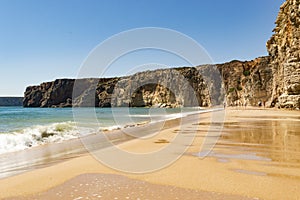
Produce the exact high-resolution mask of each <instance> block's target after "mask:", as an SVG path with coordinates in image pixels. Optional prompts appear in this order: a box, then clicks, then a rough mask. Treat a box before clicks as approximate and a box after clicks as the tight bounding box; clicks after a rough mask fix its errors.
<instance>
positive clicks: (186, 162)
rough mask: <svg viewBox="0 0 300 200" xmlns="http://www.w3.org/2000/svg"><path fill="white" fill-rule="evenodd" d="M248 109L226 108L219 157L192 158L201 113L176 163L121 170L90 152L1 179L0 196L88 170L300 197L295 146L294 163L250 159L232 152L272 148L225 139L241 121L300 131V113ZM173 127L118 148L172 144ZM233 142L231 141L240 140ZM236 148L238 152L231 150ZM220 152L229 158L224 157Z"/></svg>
mask: <svg viewBox="0 0 300 200" xmlns="http://www.w3.org/2000/svg"><path fill="white" fill-rule="evenodd" d="M251 109H252V108H249V109H246V110H244V111H241V110H239V109H234V108H231V107H229V108H227V109H226V120H225V126H224V129H223V135H222V138H220V140H219V141H218V144H217V145H216V147H215V149H214V152H215V154H216V155H219V157H216V156H214V155H209V156H208V157H206V158H204V159H199V158H197V157H196V156H194V155H195V153H197V152H199V146H200V145H201V144H202V142H203V137H204V136H205V133H204V132H205V130H207V129H208V128H209V126H208V124H209V118H210V114H211V113H205V114H202V115H201V116H202V118H201V119H200V120H199V121H198V123H197V124H198V126H195V125H193V124H195V121H194V122H191V123H189V124H187V125H186V126H185V127H183V130H185V131H186V134H188V131H192V130H195V127H196V128H199V127H200V128H199V133H198V134H197V136H196V137H195V140H194V142H193V144H192V145H191V146H190V147H189V149H188V151H187V152H186V153H185V154H184V155H183V156H182V157H180V158H179V159H178V160H177V161H176V162H175V163H173V164H171V165H169V166H168V167H166V168H163V169H161V170H159V171H155V172H152V173H147V174H139V175H136V174H127V173H122V172H119V171H115V170H113V169H111V168H109V167H107V166H104V165H103V164H101V163H99V162H98V161H96V160H95V159H94V158H93V157H92V156H91V155H89V154H85V155H81V156H80V157H77V158H73V159H70V160H67V161H65V162H61V163H58V164H55V165H52V166H48V167H45V168H41V169H35V170H33V171H30V172H26V173H23V174H20V175H16V176H13V177H9V178H5V179H1V180H0V190H1V191H6V192H5V193H1V194H0V198H8V197H13V196H28V195H29V196H28V197H32V195H38V194H41V193H43V192H45V191H47V190H49V189H51V188H56V187H60V186H61V184H63V183H66V182H67V181H68V180H71V179H72V178H75V177H77V176H80V175H83V174H90V173H92V174H93V173H96V174H115V175H122V176H125V177H128V178H130V179H133V180H141V181H146V182H148V183H152V184H159V185H169V186H176V187H179V188H185V189H192V190H197V191H207V192H217V193H220V194H224V195H226V194H227V195H238V196H241V197H242V196H244V197H251V198H262V199H283V198H285V199H291V198H292V199H293V198H300V190H299V189H300V186H298V185H299V181H300V170H299V162H298V161H297V159H298V158H300V157H299V154H297V153H299V152H300V151H299V150H298V149H296V150H295V151H296V154H294V153H293V152H291V153H293V154H291V155H294V157H293V158H291V160H292V161H293V159H294V160H295V158H296V161H295V162H292V161H291V162H290V161H289V160H284V161H283V162H281V161H280V160H276V159H275V158H277V157H278V155H277V154H278V152H277V153H276V154H274V155H276V157H274V158H273V157H272V156H270V158H269V159H270V160H259V159H252V160H251V159H250V160H249V159H245V158H242V159H241V158H239V157H237V156H235V157H234V156H232V155H243V154H242V153H241V152H244V151H245V152H247V153H249V154H250V155H251V154H254V153H255V155H256V156H257V157H261V156H262V157H263V156H269V155H268V153H270V152H271V150H272V149H270V150H269V149H267V150H264V151H263V154H262V153H259V151H261V149H258V148H256V147H253V148H252V147H251V148H252V149H251V148H248V147H247V148H248V149H247V148H246V149H245V146H246V144H245V143H241V144H242V148H244V150H243V151H242V150H241V149H240V148H237V147H236V146H234V145H233V146H230V145H228V144H226V143H228V142H229V141H230V140H227V139H226V137H229V136H228V135H230V134H235V132H236V131H239V129H243V126H244V125H245V126H246V125H248V128H249V129H251V128H253V131H254V132H253V133H255V130H256V129H255V128H257V127H258V126H257V125H256V124H258V125H259V126H260V125H261V126H262V130H269V129H264V128H263V127H264V124H259V123H261V122H262V121H268V123H269V121H270V122H272V123H275V125H276V126H275V125H274V128H277V129H278V130H277V133H278V134H281V133H282V131H284V129H286V128H287V126H289V124H283V125H282V124H279V125H278V124H276V123H282V122H281V121H283V122H284V123H288V122H294V123H295V127H289V128H290V129H289V130H290V131H293V130H291V128H292V129H294V132H295V133H297V132H298V133H299V130H300V129H298V126H296V125H297V123H298V124H299V121H300V119H299V112H298V111H285V110H284V111H283V110H273V109H272V110H271V109H263V110H261V109H259V110H257V109H255V108H253V109H252V110H251ZM254 109H255V110H254ZM205 117H206V118H205ZM283 118H285V120H282V119H283ZM281 126H283V127H281ZM176 129H178V128H176V127H174V128H168V129H166V130H163V131H162V132H161V133H159V134H158V135H155V136H153V137H151V138H149V139H147V140H130V141H128V142H125V143H122V144H119V145H118V146H119V147H120V148H122V149H124V150H128V151H131V152H143V151H155V150H157V149H159V148H161V147H162V146H163V145H165V144H164V143H155V142H156V141H159V140H160V139H165V140H167V141H169V142H172V140H171V138H172V137H173V136H174V133H175V132H176ZM244 130H246V129H244ZM174 131H175V132H174ZM251 131H252V130H251ZM275 131H276V130H275ZM237 133H238V132H237ZM251 133H252V132H251ZM291 136H293V135H291ZM291 136H290V137H291ZM276 137H277V136H276ZM294 137H295V138H296V139H297V140H296V141H295V142H298V135H297V134H296V135H295V136H294ZM295 138H292V141H290V142H293V141H294V139H295ZM275 139H276V138H275ZM279 139H280V138H279ZM238 142H240V141H238ZM238 142H237V143H236V144H239V143H238ZM236 144H235V145H236ZM243 144H244V145H243ZM249 144H251V143H249ZM253 144H255V143H253ZM297 144H298V143H296V144H293V145H296V146H297ZM224 145H227V146H226V148H223V146H224ZM265 146H266V147H264V148H269V146H270V144H268V143H266V144H265ZM236 152H239V153H240V154H236ZM245 152H244V154H245ZM222 154H223V156H222ZM224 154H226V155H230V156H229V157H228V156H227V157H225V158H224ZM283 155H285V156H287V155H290V154H285V153H284V152H283ZM254 158H255V157H254ZM290 166H291V167H290ZM186 169H189V170H186ZM178 172H182V173H178ZM298 177H299V178H298ZM37 179H39V184H37V183H35V182H36V180H37ZM28 184H30V185H28ZM65 189H66V188H65Z"/></svg>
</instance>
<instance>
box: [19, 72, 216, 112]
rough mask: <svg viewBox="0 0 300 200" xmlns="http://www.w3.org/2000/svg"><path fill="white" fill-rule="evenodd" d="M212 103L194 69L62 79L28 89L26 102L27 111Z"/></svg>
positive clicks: (199, 76)
mask: <svg viewBox="0 0 300 200" xmlns="http://www.w3.org/2000/svg"><path fill="white" fill-rule="evenodd" d="M75 81H76V82H75ZM210 103H211V102H210V95H209V91H208V89H207V87H206V85H205V83H204V79H203V78H202V76H201V74H200V73H199V71H198V70H197V69H196V68H191V67H185V68H176V69H160V70H155V71H146V72H140V73H137V74H134V75H132V76H127V77H121V78H102V79H80V80H74V79H58V80H55V81H54V82H46V83H42V84H41V85H39V86H30V87H28V88H27V89H26V91H25V97H24V101H23V105H24V107H69V106H72V105H73V106H96V107H111V106H116V107H122V106H130V107H150V106H155V107H179V106H208V105H210Z"/></svg>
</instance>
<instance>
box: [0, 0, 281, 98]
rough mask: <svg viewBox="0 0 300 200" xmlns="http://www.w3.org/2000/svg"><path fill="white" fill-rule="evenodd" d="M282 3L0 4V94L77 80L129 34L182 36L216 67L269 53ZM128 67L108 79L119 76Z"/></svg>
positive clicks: (98, 0) (24, 0)
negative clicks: (106, 46) (99, 49)
mask: <svg viewBox="0 0 300 200" xmlns="http://www.w3.org/2000/svg"><path fill="white" fill-rule="evenodd" d="M283 2H284V0H250V1H246V0H42V1H41V0H0V67H1V74H0V96H23V92H24V90H25V88H26V86H28V85H32V84H39V83H41V82H44V81H51V80H54V79H56V78H74V77H76V74H77V73H78V70H79V68H80V65H81V64H82V62H83V60H84V59H85V58H86V57H87V55H88V53H89V52H90V51H91V50H92V49H93V48H94V47H95V46H96V45H98V44H99V43H100V42H102V41H103V40H105V39H107V38H108V37H110V36H112V35H114V34H117V33H119V32H121V31H126V30H128V29H132V28H139V27H162V28H169V29H174V30H176V31H179V32H182V33H184V34H186V35H188V36H190V37H191V38H193V39H195V40H196V41H197V42H198V43H199V44H201V45H202V46H203V47H204V48H205V49H206V50H207V51H208V53H209V54H210V56H211V57H212V58H213V60H214V61H215V62H216V63H222V62H227V61H230V60H233V59H239V60H251V59H254V58H256V57H258V56H263V55H267V51H266V47H265V46H266V45H265V44H266V42H267V40H268V39H269V38H270V36H271V35H272V30H273V28H274V27H275V25H274V22H275V19H276V16H277V13H278V11H279V7H280V5H281V4H282V3H283ZM170 64H173V65H176V64H178V63H170ZM199 64H203V63H199ZM178 65H179V64H178ZM126 67H128V66H120V70H115V71H112V72H110V73H111V74H109V75H111V76H112V75H122V74H123V72H125V71H126ZM121 68H125V69H121Z"/></svg>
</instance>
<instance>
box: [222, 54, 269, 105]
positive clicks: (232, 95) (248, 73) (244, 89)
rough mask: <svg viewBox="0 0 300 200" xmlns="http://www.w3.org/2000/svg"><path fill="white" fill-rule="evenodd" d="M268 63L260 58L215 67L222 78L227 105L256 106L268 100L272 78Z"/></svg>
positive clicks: (264, 58) (265, 59) (267, 60)
mask: <svg viewBox="0 0 300 200" xmlns="http://www.w3.org/2000/svg"><path fill="white" fill-rule="evenodd" d="M269 62H270V58H269V57H261V58H256V59H254V60H252V61H245V62H241V61H232V62H229V63H225V64H219V65H217V67H218V69H219V70H220V72H221V73H222V76H223V84H224V87H225V92H226V102H227V105H252V106H257V105H258V103H259V102H267V101H268V100H269V99H270V97H271V95H272V81H273V77H272V69H271V66H270V65H269Z"/></svg>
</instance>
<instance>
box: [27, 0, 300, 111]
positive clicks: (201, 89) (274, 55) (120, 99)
mask: <svg viewBox="0 0 300 200" xmlns="http://www.w3.org/2000/svg"><path fill="white" fill-rule="evenodd" d="M299 25H300V1H299V0H287V1H286V2H285V3H284V4H283V5H282V6H281V8H280V12H279V14H278V17H277V20H276V27H275V29H274V35H273V36H272V37H271V39H270V40H269V41H268V42H267V49H268V52H269V56H266V57H260V58H256V59H254V60H252V61H237V60H235V61H231V62H228V63H224V64H217V65H205V66H197V67H183V68H174V69H160V70H154V71H145V72H140V73H137V74H134V75H132V76H127V77H116V78H102V79H81V80H77V81H76V83H77V84H75V86H76V88H75V90H74V91H75V94H74V93H73V87H74V83H75V80H74V79H59V80H55V81H53V82H47V83H42V84H41V85H39V86H30V87H28V88H27V89H26V91H25V96H24V102H23V105H24V106H25V107H69V106H72V105H73V106H96V107H110V106H134V107H141V106H154V107H178V106H210V105H215V104H221V103H223V101H226V103H227V105H246V104H247V105H253V106H255V105H257V104H258V103H259V102H263V103H265V105H266V106H267V107H274V106H275V107H279V108H294V109H300V28H299ZM215 67H216V68H217V69H218V70H217V72H219V74H221V76H222V81H220V82H218V81H216V80H215V79H214V77H216V76H217V74H218V73H216V71H214V70H213V69H214V68H215ZM174 72H178V73H179V74H177V75H176V73H174ZM174 74H175V75H174ZM180 76H182V77H184V79H185V81H182V80H181V81H179V82H176V81H174V80H178V77H180ZM138 86H140V87H138ZM190 88H192V90H190ZM220 88H222V90H218V89H220ZM91 93H92V94H91ZM91 96H92V97H93V98H91ZM222 97H225V99H223V98H222Z"/></svg>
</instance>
